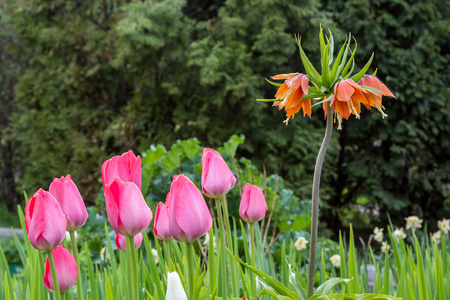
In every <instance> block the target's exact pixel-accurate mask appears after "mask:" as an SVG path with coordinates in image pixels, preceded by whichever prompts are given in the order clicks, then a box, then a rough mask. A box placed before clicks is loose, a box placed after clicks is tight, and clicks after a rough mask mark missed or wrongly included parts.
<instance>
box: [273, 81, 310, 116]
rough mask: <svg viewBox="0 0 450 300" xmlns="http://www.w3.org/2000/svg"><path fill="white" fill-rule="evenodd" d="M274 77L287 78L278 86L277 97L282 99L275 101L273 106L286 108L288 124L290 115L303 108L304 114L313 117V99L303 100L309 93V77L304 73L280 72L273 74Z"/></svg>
mask: <svg viewBox="0 0 450 300" xmlns="http://www.w3.org/2000/svg"><path fill="white" fill-rule="evenodd" d="M272 79H286V80H285V82H284V83H283V84H282V85H281V86H280V87H279V88H278V90H277V93H276V94H275V98H277V99H281V100H282V101H275V102H274V103H273V106H278V108H279V109H282V108H283V107H284V109H285V110H286V115H287V119H286V124H287V122H288V121H289V118H290V117H293V116H294V115H295V114H296V113H298V112H299V111H300V110H301V109H303V116H305V115H308V116H309V117H311V100H310V99H308V100H302V98H303V96H304V95H306V94H308V84H309V78H308V77H307V76H305V75H303V74H302V73H289V74H279V75H275V76H272Z"/></svg>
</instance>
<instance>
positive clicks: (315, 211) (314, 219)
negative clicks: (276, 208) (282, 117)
mask: <svg viewBox="0 0 450 300" xmlns="http://www.w3.org/2000/svg"><path fill="white" fill-rule="evenodd" d="M332 132H333V113H332V109H331V105H330V103H329V102H328V104H327V126H326V129H325V136H324V137H323V142H322V146H321V147H320V150H319V154H318V155H317V160H316V167H315V169H314V180H313V188H312V208H311V241H310V248H309V268H308V282H307V298H309V297H311V296H312V295H313V292H314V274H315V273H316V246H317V227H318V224H319V190H320V175H321V173H322V165H323V160H324V158H325V154H326V153H327V148H328V145H329V144H330V140H331V133H332Z"/></svg>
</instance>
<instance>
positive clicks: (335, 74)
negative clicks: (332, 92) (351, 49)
mask: <svg viewBox="0 0 450 300" xmlns="http://www.w3.org/2000/svg"><path fill="white" fill-rule="evenodd" d="M346 46H347V39H346V40H345V42H344V45H342V47H341V50H340V51H339V53H338V56H337V57H336V61H335V62H334V65H333V68H332V69H331V72H330V77H331V80H332V83H331V84H333V83H334V82H335V81H336V79H337V78H338V74H339V73H338V68H339V67H340V63H341V59H342V56H343V54H344V50H345V52H347V48H346ZM345 56H347V55H345Z"/></svg>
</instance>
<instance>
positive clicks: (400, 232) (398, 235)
mask: <svg viewBox="0 0 450 300" xmlns="http://www.w3.org/2000/svg"><path fill="white" fill-rule="evenodd" d="M392 235H393V236H394V238H395V240H396V241H398V240H399V238H402V239H406V233H405V232H404V231H403V227H401V228H400V229H398V228H397V229H395V230H394V232H393V233H392Z"/></svg>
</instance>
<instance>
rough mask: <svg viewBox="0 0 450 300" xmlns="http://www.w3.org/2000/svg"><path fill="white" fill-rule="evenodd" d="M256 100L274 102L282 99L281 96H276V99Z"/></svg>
mask: <svg viewBox="0 0 450 300" xmlns="http://www.w3.org/2000/svg"><path fill="white" fill-rule="evenodd" d="M256 101H260V102H274V101H281V98H275V99H256Z"/></svg>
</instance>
